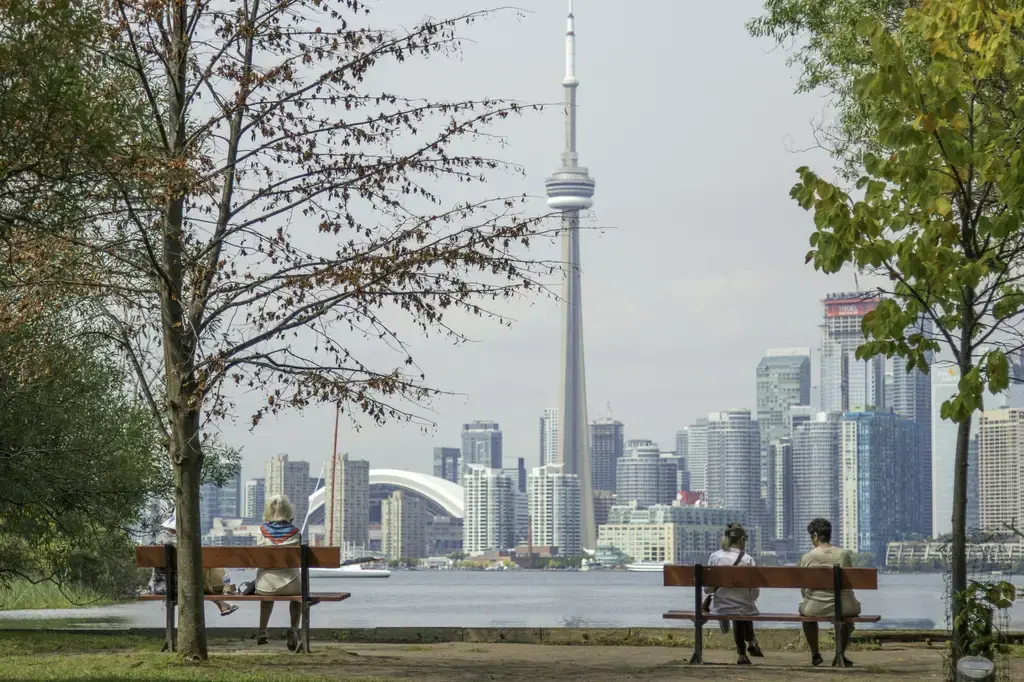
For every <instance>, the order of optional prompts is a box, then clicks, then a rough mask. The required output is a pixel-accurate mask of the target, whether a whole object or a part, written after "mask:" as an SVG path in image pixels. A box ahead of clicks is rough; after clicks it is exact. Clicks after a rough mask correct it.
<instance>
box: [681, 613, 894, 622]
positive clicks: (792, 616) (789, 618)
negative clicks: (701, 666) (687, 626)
mask: <svg viewBox="0 0 1024 682" xmlns="http://www.w3.org/2000/svg"><path fill="white" fill-rule="evenodd" d="M661 617H662V618H666V619H669V620H694V613H693V611H669V612H668V613H664V614H662V616H661ZM704 620H714V621H718V620H750V621H759V622H773V623H834V622H835V618H832V617H831V616H829V617H825V618H820V617H816V616H801V615H800V614H799V613H762V614H760V615H758V616H742V617H737V616H713V615H711V614H710V613H705V614H704ZM880 620H882V617H881V616H855V617H853V618H843V622H845V623H877V622H878V621H880Z"/></svg>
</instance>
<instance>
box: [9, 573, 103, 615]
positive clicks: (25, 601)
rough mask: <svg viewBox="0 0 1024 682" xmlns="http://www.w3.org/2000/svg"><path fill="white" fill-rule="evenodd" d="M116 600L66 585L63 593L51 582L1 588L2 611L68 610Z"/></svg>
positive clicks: (12, 584)
mask: <svg viewBox="0 0 1024 682" xmlns="http://www.w3.org/2000/svg"><path fill="white" fill-rule="evenodd" d="M113 603H114V600H112V599H110V598H109V597H106V596H104V595H101V594H98V593H96V592H93V591H91V590H84V589H81V588H76V587H72V586H69V585H65V586H64V587H63V591H61V587H58V586H57V585H55V584H54V583H51V582H43V583H35V584H33V583H30V582H28V581H27V580H16V581H14V582H12V583H11V584H10V585H8V586H7V587H0V611H16V610H20V609H67V608H73V607H80V606H102V605H104V604H113Z"/></svg>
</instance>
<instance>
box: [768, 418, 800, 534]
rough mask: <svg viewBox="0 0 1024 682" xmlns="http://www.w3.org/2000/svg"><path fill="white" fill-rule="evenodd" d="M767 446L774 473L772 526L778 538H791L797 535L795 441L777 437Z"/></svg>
mask: <svg viewBox="0 0 1024 682" xmlns="http://www.w3.org/2000/svg"><path fill="white" fill-rule="evenodd" d="M765 447H766V450H767V454H768V461H769V462H771V467H770V471H771V474H772V478H771V479H770V480H769V481H768V485H769V495H770V500H771V504H770V505H769V507H768V509H769V510H770V512H771V513H772V514H773V515H774V518H773V519H772V523H771V526H772V528H773V530H774V531H775V538H776V539H779V540H791V539H793V538H794V537H796V534H795V533H794V526H793V518H794V516H793V511H794V510H793V441H792V439H791V438H788V437H786V438H776V439H775V440H773V441H770V442H769V443H768V445H767V446H765Z"/></svg>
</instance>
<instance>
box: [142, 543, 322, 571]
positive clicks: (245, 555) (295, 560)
mask: <svg viewBox="0 0 1024 682" xmlns="http://www.w3.org/2000/svg"><path fill="white" fill-rule="evenodd" d="M135 565H136V566H137V567H139V568H166V567H165V566H164V548H163V545H155V546H142V547H136V548H135ZM301 565H302V559H301V554H300V549H299V546H298V545H290V546H288V547H203V567H204V568H266V569H279V568H300V567H301ZM340 566H341V549H340V548H339V547H310V548H309V567H310V568H339V567H340Z"/></svg>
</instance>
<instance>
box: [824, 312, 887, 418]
mask: <svg viewBox="0 0 1024 682" xmlns="http://www.w3.org/2000/svg"><path fill="white" fill-rule="evenodd" d="M879 300H880V299H879V297H878V296H874V295H869V294H860V293H852V294H829V295H828V296H827V297H826V298H825V300H824V301H822V303H823V304H824V308H825V318H824V321H823V322H822V325H821V380H820V384H819V385H820V389H821V409H822V411H824V412H846V411H848V410H851V409H856V408H860V409H863V408H865V407H872V408H881V407H883V406H884V405H885V359H884V358H872V359H870V360H869V361H862V360H857V358H856V357H855V354H856V351H857V347H858V346H860V345H861V344H863V343H864V333H863V332H862V331H861V320H863V319H864V315H866V314H867V313H869V312H870V311H872V310H874V309H875V308H876V307H878V303H879Z"/></svg>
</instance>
